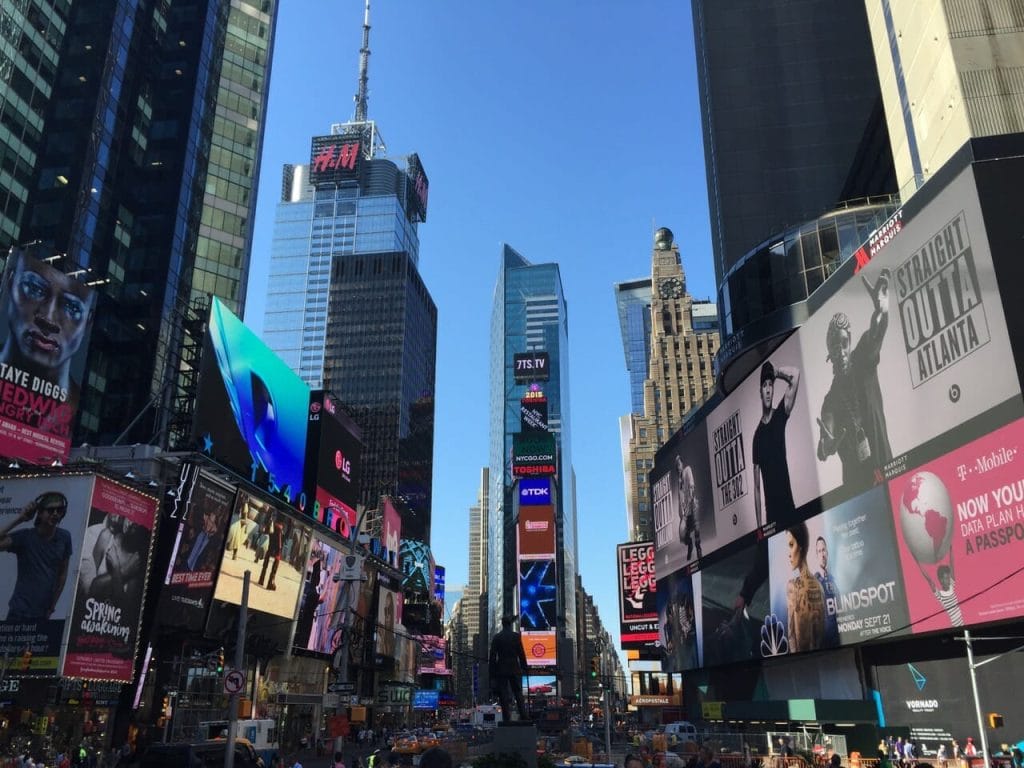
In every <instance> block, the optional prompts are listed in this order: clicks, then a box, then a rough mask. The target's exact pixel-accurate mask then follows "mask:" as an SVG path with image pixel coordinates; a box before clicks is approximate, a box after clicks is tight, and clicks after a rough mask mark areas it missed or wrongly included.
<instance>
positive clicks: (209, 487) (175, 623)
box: [157, 463, 241, 632]
mask: <svg viewBox="0 0 1024 768" xmlns="http://www.w3.org/2000/svg"><path fill="white" fill-rule="evenodd" d="M234 501H235V490H234V489H233V488H229V487H226V486H224V485H221V484H220V483H218V482H216V481H214V480H213V479H212V478H211V477H209V476H207V475H205V474H203V473H202V472H201V471H200V469H199V467H198V466H196V465H195V464H187V463H186V464H183V465H182V470H181V475H180V477H179V482H178V486H177V488H176V489H175V497H174V506H173V508H172V509H171V512H170V515H169V520H168V522H169V523H171V524H176V526H177V532H176V534H175V537H174V546H173V548H172V550H171V559H170V562H168V564H167V572H166V573H165V574H164V586H163V589H161V590H160V610H159V611H158V614H157V615H158V618H159V621H160V623H162V624H163V625H165V626H171V627H181V628H183V629H188V630H191V631H194V632H198V631H200V630H202V628H203V626H204V625H205V623H206V614H207V611H208V610H209V608H210V598H211V597H212V596H213V583H214V581H215V580H216V577H217V567H218V566H219V565H220V557H221V552H222V551H223V548H224V537H225V536H226V535H227V532H228V525H229V523H230V525H232V526H237V525H241V523H239V522H238V519H237V518H236V519H235V520H234V521H231V520H230V518H231V510H232V508H233V507H234Z"/></svg>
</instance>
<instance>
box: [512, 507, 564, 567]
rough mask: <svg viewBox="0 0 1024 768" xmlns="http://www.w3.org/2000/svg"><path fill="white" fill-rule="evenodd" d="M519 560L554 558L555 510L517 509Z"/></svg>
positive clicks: (544, 508)
mask: <svg viewBox="0 0 1024 768" xmlns="http://www.w3.org/2000/svg"><path fill="white" fill-rule="evenodd" d="M517 529H518V535H519V559H520V560H533V559H537V558H541V559H545V558H552V557H554V556H555V508H554V507H553V506H551V505H547V506H530V507H520V508H519V524H518V526H517Z"/></svg>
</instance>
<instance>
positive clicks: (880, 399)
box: [651, 165, 1024, 666]
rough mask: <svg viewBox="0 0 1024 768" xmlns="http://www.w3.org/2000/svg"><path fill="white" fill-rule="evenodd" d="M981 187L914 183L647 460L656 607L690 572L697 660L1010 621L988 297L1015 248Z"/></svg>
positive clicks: (1011, 401) (1007, 368) (998, 383)
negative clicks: (736, 381)
mask: <svg viewBox="0 0 1024 768" xmlns="http://www.w3.org/2000/svg"><path fill="white" fill-rule="evenodd" d="M981 172H982V169H981V166H980V165H978V166H972V167H969V168H967V169H966V170H963V171H961V172H959V173H958V174H957V175H955V176H953V175H952V174H951V175H950V177H949V178H951V179H952V181H950V182H948V183H946V184H945V186H943V187H938V188H936V189H934V190H930V189H929V185H926V186H925V187H924V188H923V190H922V191H921V192H919V193H918V195H917V196H915V198H914V200H913V201H912V203H913V205H911V204H908V206H907V209H906V211H904V212H901V213H900V214H898V215H897V216H896V217H895V218H894V219H893V220H892V221H891V222H890V223H888V224H887V225H886V227H885V230H884V234H883V235H880V236H879V237H877V238H874V239H873V240H872V241H871V243H870V247H867V246H866V247H865V248H862V249H861V250H860V251H859V252H858V254H857V258H856V259H853V260H850V261H848V262H846V263H844V264H843V265H841V266H840V267H839V270H838V273H837V274H836V275H834V276H833V277H832V279H831V280H830V281H829V282H828V283H826V284H825V286H823V288H822V289H821V290H819V291H818V292H817V293H815V294H814V295H813V296H812V297H811V299H810V300H809V302H808V308H809V310H810V317H809V319H808V320H807V322H806V323H804V324H803V325H802V326H801V327H800V328H799V329H798V330H796V331H795V332H794V333H792V334H791V335H790V336H789V337H788V338H787V339H786V340H785V341H784V342H783V343H782V344H781V345H780V346H779V347H778V348H777V349H775V350H774V351H773V352H772V353H771V354H770V355H769V356H768V357H767V358H766V359H765V360H764V361H763V364H762V365H761V366H760V367H759V368H756V369H755V370H754V371H753V372H752V373H751V374H750V375H749V376H748V377H747V378H746V379H745V380H744V381H743V382H741V383H740V385H739V386H738V387H737V388H736V389H735V390H734V391H732V392H731V393H730V394H729V395H728V396H726V397H725V398H723V399H722V400H721V401H720V402H719V403H718V404H717V405H716V406H715V407H714V409H713V410H711V411H710V413H709V414H708V415H707V416H706V417H705V418H704V419H702V420H700V421H695V422H691V423H688V424H686V425H685V433H684V432H683V431H681V432H680V433H677V435H676V436H674V437H673V438H672V439H670V440H669V442H668V443H667V444H666V446H665V447H664V448H662V449H661V450H660V451H659V452H658V456H657V458H656V463H655V468H654V470H653V471H652V473H651V488H652V502H653V506H654V515H655V535H656V541H655V547H656V569H657V577H658V581H659V582H660V585H661V586H662V587H663V589H659V590H658V593H659V605H662V604H664V605H671V604H672V602H673V599H672V598H669V597H668V596H665V597H664V598H663V597H662V595H661V593H662V592H663V591H664V589H667V588H668V585H670V584H672V583H673V582H672V581H666V579H667V578H668V577H669V576H670V575H673V574H679V575H680V579H683V580H685V577H686V576H687V574H689V575H690V577H691V584H692V593H693V598H692V599H693V602H694V606H695V616H694V620H695V622H696V625H697V626H698V628H699V629H698V632H697V638H698V653H697V655H698V658H699V661H700V663H701V664H703V665H706V666H711V665H715V664H722V663H728V662H733V661H740V660H744V659H751V658H760V657H766V656H776V655H781V654H786V653H797V652H801V651H804V650H816V649H819V648H829V647H835V646H845V645H850V644H854V643H858V642H863V641H865V640H870V639H873V638H877V637H880V636H884V635H890V634H896V633H899V632H914V633H919V632H928V631H935V630H941V629H948V628H950V627H956V626H960V625H964V626H969V625H972V624H982V623H988V622H993V621H999V620H1004V619H1010V618H1016V617H1019V616H1021V615H1024V598H1021V597H1019V596H1020V595H1021V594H1024V582H1022V581H1021V578H1022V576H1021V574H1020V573H1018V571H1017V568H1018V566H1016V565H1015V564H1016V563H1019V562H1020V558H1021V554H1022V551H1021V550H1020V549H1019V545H1020V544H1021V542H1022V541H1024V525H1022V524H1019V523H1018V521H1017V517H1018V511H1019V508H1021V507H1022V506H1024V505H1022V504H1021V503H1020V501H1021V499H1024V492H1020V491H1019V489H1018V488H1017V485H1018V484H1019V482H1018V481H1019V477H1017V476H1016V475H1015V474H1014V472H1015V470H1014V469H1013V467H1014V464H1015V457H1016V455H1017V451H1018V450H1019V449H1018V447H1017V443H1018V442H1019V434H1020V432H1021V430H1022V427H1021V423H1022V422H1021V416H1022V414H1024V404H1022V402H1021V396H1020V395H1021V392H1020V382H1019V380H1018V368H1019V366H1017V365H1015V364H1014V363H1015V362H1016V361H1015V358H1014V356H1013V349H1012V345H1011V333H1010V331H1009V330H1008V328H1007V322H1006V314H1005V313H1006V312H1010V311H1011V310H1013V311H1017V310H1016V309H1015V308H1014V305H1013V302H1012V300H1010V299H1004V297H1002V296H1001V295H1000V293H999V290H998V286H997V280H996V274H997V272H999V273H1000V274H1006V273H1007V271H1009V273H1013V272H1014V269H1015V264H1016V261H1015V259H1016V255H1015V254H1016V252H1015V251H1013V250H1012V248H1013V247H1016V246H1015V245H1013V244H1014V243H1016V242H1017V241H1018V240H1019V236H1016V235H1015V236H1013V237H1010V230H1011V229H1013V228H1012V227H1007V226H1006V225H1005V222H1002V221H1001V220H999V219H998V217H995V215H994V214H993V216H991V217H989V216H983V215H982V211H981V205H980V203H979V199H978V191H977V188H976V185H975V175H976V174H978V173H981ZM939 181H940V178H939V177H936V180H935V181H934V182H931V183H939ZM1000 211H1001V212H1002V215H1004V216H1005V215H1009V214H1007V213H1006V212H1005V211H1004V210H1003V209H1000ZM892 222H896V223H897V224H898V226H897V225H894V224H893V223H892ZM1000 226H1002V227H1004V229H1005V231H1004V230H999V227H1000ZM987 228H995V229H996V230H998V231H999V232H1002V235H1001V239H1000V240H999V241H998V243H1000V244H1001V245H1000V247H1001V248H1002V250H1001V251H1000V252H999V254H998V258H997V260H996V262H994V261H993V255H992V252H991V251H990V246H989V242H990V241H989V236H988V234H987V231H988V230H987ZM1013 231H1017V230H1015V229H1014V230H1013ZM1011 241H1012V242H1011ZM995 242H996V241H993V243H995ZM1004 262H1005V263H1004ZM1014 317H1015V318H1017V317H1018V316H1017V315H1014ZM702 446H703V448H704V454H705V455H706V457H707V464H706V468H705V465H703V464H702V463H701V462H700V460H699V456H700V454H701V447H702ZM1017 475H1019V473H1017ZM708 496H710V498H711V500H712V503H711V505H710V506H711V507H712V508H713V510H714V513H713V516H710V517H709V513H708V512H707V510H706V509H705V507H704V504H703V500H704V499H705V498H707V497H708ZM1017 496H1020V499H1018V498H1017ZM680 499H681V500H682V501H680ZM879 509H883V510H884V514H879ZM727 545H731V546H728V548H725V549H723V547H726V546H727ZM769 576H770V578H769ZM675 589H676V590H677V591H679V592H681V593H683V594H685V593H686V589H685V585H682V584H677V585H676V586H675ZM663 601H664V602H663ZM684 601H685V598H684ZM659 619H660V620H661V621H662V622H664V621H665V619H666V617H665V616H664V615H661V616H659ZM673 631H674V630H673ZM662 640H663V641H665V640H666V638H665V637H663V638H662ZM671 663H673V664H676V665H678V664H681V663H685V662H682V661H679V660H676V661H673V662H671Z"/></svg>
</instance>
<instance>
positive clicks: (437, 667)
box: [416, 635, 452, 675]
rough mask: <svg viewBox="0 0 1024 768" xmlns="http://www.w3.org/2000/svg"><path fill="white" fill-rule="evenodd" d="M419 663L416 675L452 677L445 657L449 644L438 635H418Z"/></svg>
mask: <svg viewBox="0 0 1024 768" xmlns="http://www.w3.org/2000/svg"><path fill="white" fill-rule="evenodd" d="M416 643H417V645H418V646H419V661H418V663H417V666H416V673H417V674H420V675H450V674H451V673H452V672H451V670H450V669H448V661H447V658H446V656H445V654H446V650H447V644H446V643H445V640H444V638H443V637H439V636H437V635H417V636H416Z"/></svg>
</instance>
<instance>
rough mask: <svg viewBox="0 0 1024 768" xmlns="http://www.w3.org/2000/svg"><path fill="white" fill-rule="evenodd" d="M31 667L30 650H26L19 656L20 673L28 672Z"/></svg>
mask: <svg viewBox="0 0 1024 768" xmlns="http://www.w3.org/2000/svg"><path fill="white" fill-rule="evenodd" d="M31 667H32V649H31V648H26V649H25V652H24V653H22V654H21V671H22V672H28V671H29V669H31Z"/></svg>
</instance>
